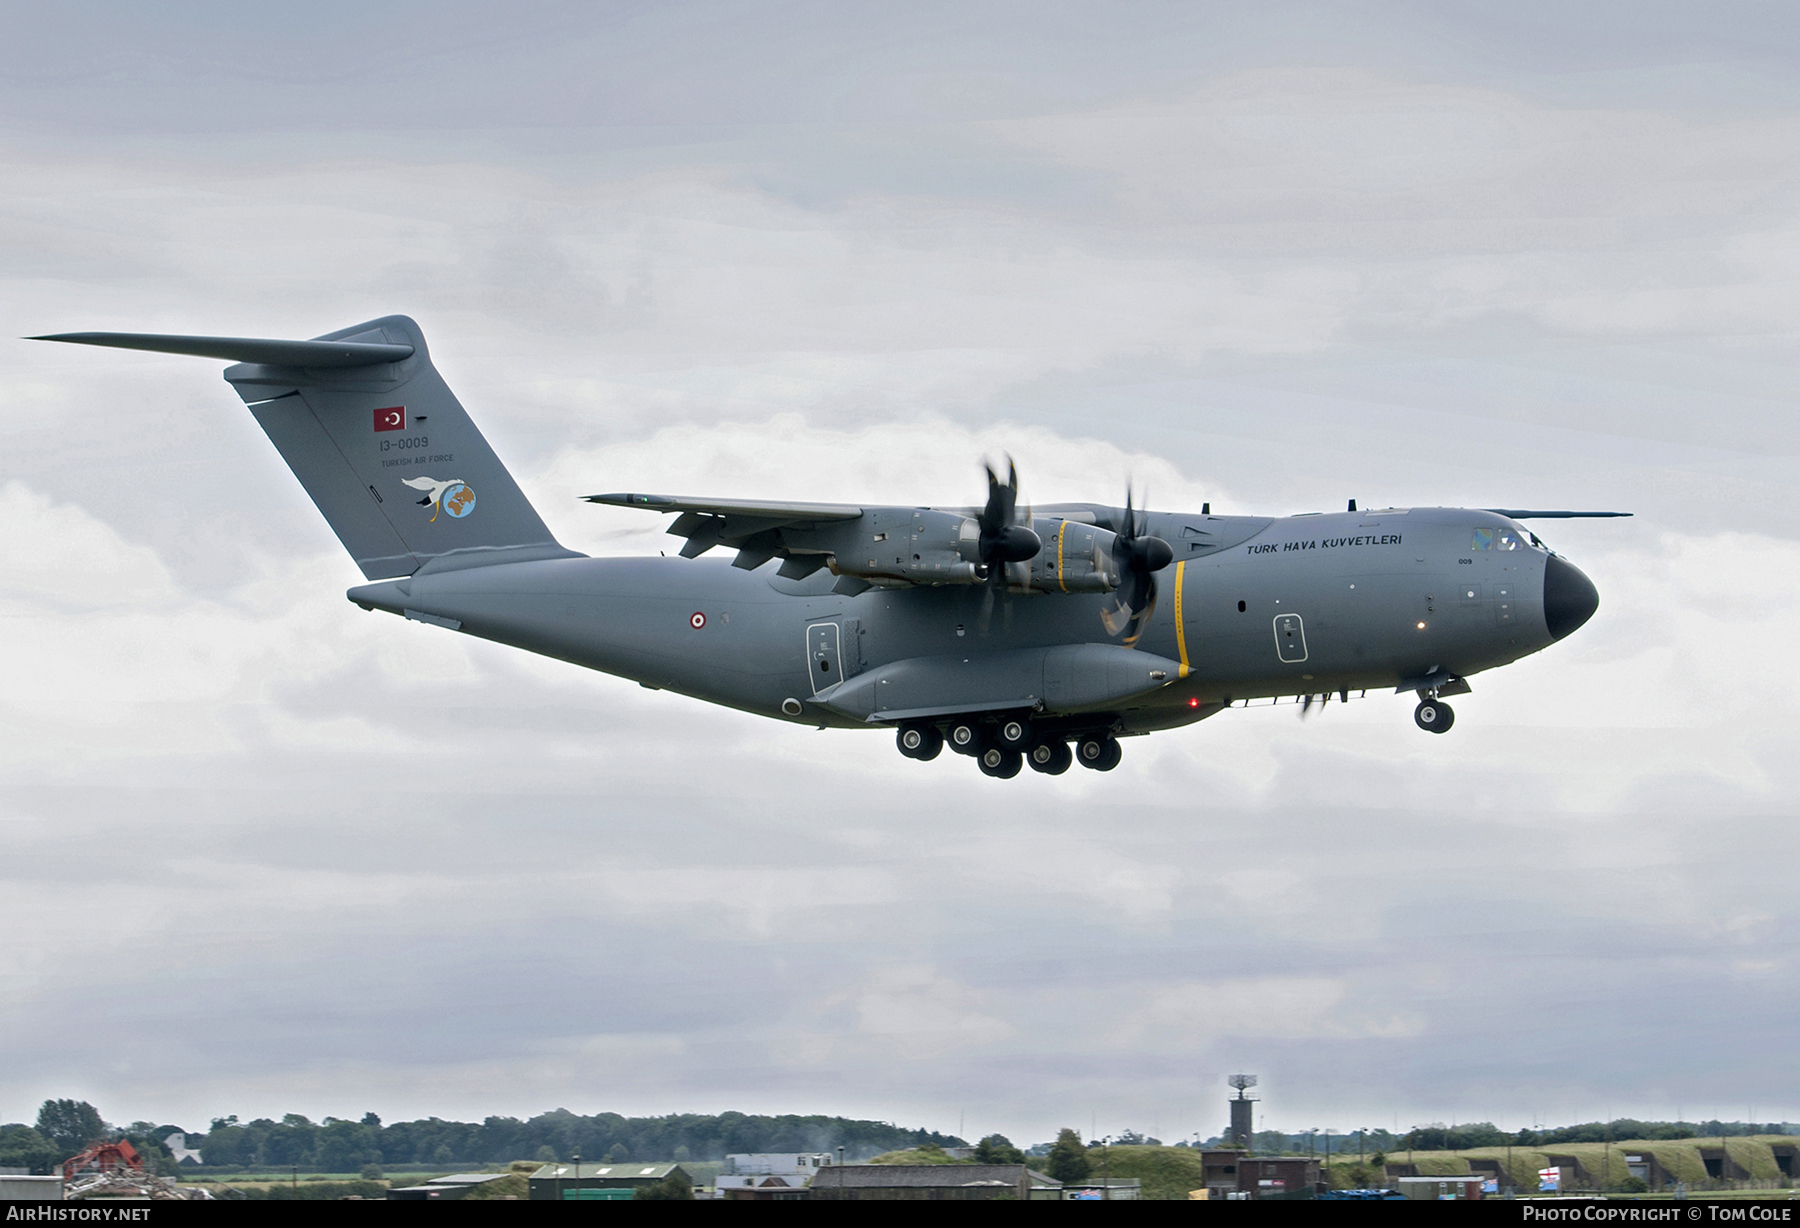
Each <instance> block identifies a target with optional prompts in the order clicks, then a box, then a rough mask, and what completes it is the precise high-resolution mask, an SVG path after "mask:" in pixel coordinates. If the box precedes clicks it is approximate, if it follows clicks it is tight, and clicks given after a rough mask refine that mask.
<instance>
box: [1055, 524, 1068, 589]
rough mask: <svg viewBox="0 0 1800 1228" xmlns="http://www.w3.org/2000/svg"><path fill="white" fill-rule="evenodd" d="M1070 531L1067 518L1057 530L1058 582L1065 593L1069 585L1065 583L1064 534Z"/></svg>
mask: <svg viewBox="0 0 1800 1228" xmlns="http://www.w3.org/2000/svg"><path fill="white" fill-rule="evenodd" d="M1068 531H1069V522H1068V521H1066V520H1065V521H1063V522H1062V526H1061V527H1060V528H1058V529H1057V530H1056V583H1057V585H1058V586H1059V587H1060V588H1061V589H1062V591H1063V592H1065V593H1066V592H1068V591H1069V586H1068V585H1067V584H1065V583H1063V564H1062V547H1063V534H1064V533H1067V532H1068Z"/></svg>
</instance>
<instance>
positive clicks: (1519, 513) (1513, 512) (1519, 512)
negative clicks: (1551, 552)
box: [1481, 507, 1631, 520]
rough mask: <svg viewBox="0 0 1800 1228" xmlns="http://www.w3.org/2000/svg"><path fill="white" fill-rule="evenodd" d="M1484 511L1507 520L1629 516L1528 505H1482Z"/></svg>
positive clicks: (1620, 513) (1622, 513)
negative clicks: (1544, 510) (1536, 507)
mask: <svg viewBox="0 0 1800 1228" xmlns="http://www.w3.org/2000/svg"><path fill="white" fill-rule="evenodd" d="M1481 510H1482V511H1484V512H1492V513H1494V515H1496V516H1505V517H1507V518H1508V519H1509V520H1585V519H1588V518H1590V517H1595V518H1597V517H1602V516H1629V515H1631V513H1630V512H1540V511H1536V510H1534V509H1532V508H1529V507H1484V508H1482V509H1481Z"/></svg>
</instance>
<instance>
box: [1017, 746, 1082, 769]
mask: <svg viewBox="0 0 1800 1228" xmlns="http://www.w3.org/2000/svg"><path fill="white" fill-rule="evenodd" d="M1025 762H1026V763H1027V764H1028V765H1030V767H1031V770H1032V771H1034V772H1042V773H1043V774H1044V775H1046V776H1061V775H1062V774H1063V773H1064V772H1066V771H1068V770H1069V767H1070V765H1071V764H1073V763H1074V762H1075V752H1074V751H1072V750H1070V749H1069V744H1068V743H1067V742H1065V741H1063V740H1062V739H1061V738H1046V739H1044V740H1043V741H1040V742H1039V743H1038V744H1037V745H1036V746H1033V747H1032V748H1031V753H1030V754H1029V755H1026V756H1025Z"/></svg>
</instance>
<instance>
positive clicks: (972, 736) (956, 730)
mask: <svg viewBox="0 0 1800 1228" xmlns="http://www.w3.org/2000/svg"><path fill="white" fill-rule="evenodd" d="M983 740H984V739H983V738H982V736H981V726H980V725H977V724H976V723H975V722H974V721H952V722H951V724H950V733H949V741H950V749H951V750H953V751H955V752H956V753H957V754H959V755H979V754H980V753H981V744H982V742H983Z"/></svg>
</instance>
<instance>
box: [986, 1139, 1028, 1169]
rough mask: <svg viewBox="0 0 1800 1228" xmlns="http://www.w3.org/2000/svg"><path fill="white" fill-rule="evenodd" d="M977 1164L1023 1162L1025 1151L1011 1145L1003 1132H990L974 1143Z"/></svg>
mask: <svg viewBox="0 0 1800 1228" xmlns="http://www.w3.org/2000/svg"><path fill="white" fill-rule="evenodd" d="M975 1162H976V1163H977V1164H1023V1163H1024V1162H1025V1153H1024V1152H1023V1151H1020V1150H1019V1149H1018V1148H1017V1147H1014V1146H1013V1145H1012V1140H1011V1139H1009V1138H1007V1137H1006V1136H1005V1135H1004V1134H990V1135H988V1136H987V1137H986V1138H984V1139H982V1140H981V1141H980V1142H979V1143H976V1144H975Z"/></svg>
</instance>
